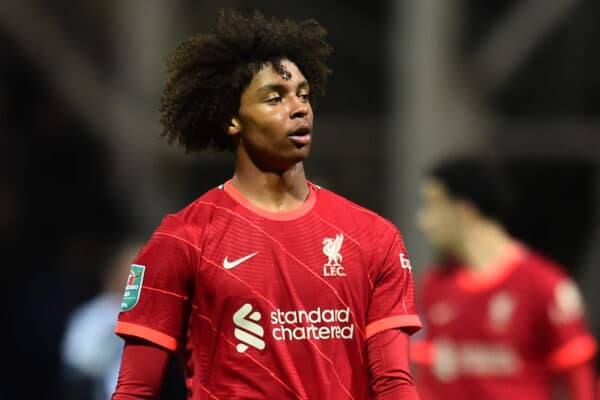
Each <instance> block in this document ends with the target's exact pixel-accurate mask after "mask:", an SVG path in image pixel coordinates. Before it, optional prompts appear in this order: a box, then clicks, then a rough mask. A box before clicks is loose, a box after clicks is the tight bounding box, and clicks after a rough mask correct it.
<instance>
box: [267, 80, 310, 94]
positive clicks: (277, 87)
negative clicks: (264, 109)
mask: <svg viewBox="0 0 600 400" xmlns="http://www.w3.org/2000/svg"><path fill="white" fill-rule="evenodd" d="M308 88H310V86H309V85H308V82H307V81H306V80H303V81H302V82H300V83H298V85H297V86H296V90H297V89H308ZM287 90H288V87H287V85H283V84H281V83H271V84H267V85H264V86H261V87H259V88H258V89H257V90H256V91H257V92H259V93H269V92H278V93H279V92H286V91H287Z"/></svg>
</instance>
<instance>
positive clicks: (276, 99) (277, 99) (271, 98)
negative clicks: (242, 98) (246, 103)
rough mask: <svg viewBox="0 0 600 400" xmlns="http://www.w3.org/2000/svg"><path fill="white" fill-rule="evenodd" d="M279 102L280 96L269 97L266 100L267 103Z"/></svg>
mask: <svg viewBox="0 0 600 400" xmlns="http://www.w3.org/2000/svg"><path fill="white" fill-rule="evenodd" d="M280 102H281V96H274V97H269V98H268V99H267V101H266V103H267V104H277V103H280Z"/></svg>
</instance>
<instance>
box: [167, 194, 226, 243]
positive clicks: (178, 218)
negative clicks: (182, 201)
mask: <svg viewBox="0 0 600 400" xmlns="http://www.w3.org/2000/svg"><path fill="white" fill-rule="evenodd" d="M228 200H230V198H229V196H227V194H226V193H225V191H224V190H223V189H222V187H221V186H219V187H215V188H212V189H210V190H209V191H207V192H206V193H204V194H203V195H201V196H200V197H198V198H196V199H195V200H194V201H192V202H191V203H189V204H187V205H186V206H184V207H183V208H181V209H180V210H178V211H175V212H173V213H169V214H166V215H165V216H164V217H163V219H162V221H161V223H160V226H159V227H158V229H157V230H158V231H163V232H170V233H183V232H184V231H185V229H186V227H188V226H190V225H193V226H198V225H202V224H203V223H205V222H206V220H209V219H210V218H211V216H212V215H213V214H214V213H215V211H216V210H218V209H220V208H221V209H222V208H226V207H228V204H227V201H228Z"/></svg>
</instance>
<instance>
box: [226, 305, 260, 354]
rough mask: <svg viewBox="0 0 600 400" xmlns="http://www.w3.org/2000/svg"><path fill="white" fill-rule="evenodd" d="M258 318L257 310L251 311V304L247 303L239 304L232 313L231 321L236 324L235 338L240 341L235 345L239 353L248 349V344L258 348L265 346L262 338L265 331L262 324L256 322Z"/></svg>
mask: <svg viewBox="0 0 600 400" xmlns="http://www.w3.org/2000/svg"><path fill="white" fill-rule="evenodd" d="M260 318H261V315H260V313H259V312H258V311H254V312H252V305H250V304H248V303H246V304H244V305H243V306H241V307H240V309H239V310H237V311H236V312H235V313H234V314H233V323H234V324H235V326H236V328H235V330H234V334H235V338H236V339H237V340H239V341H240V342H242V343H238V345H237V347H236V349H237V351H238V352H239V353H243V352H245V351H246V350H248V346H252V347H255V348H257V349H259V350H262V349H264V348H265V342H264V341H263V340H262V337H263V336H264V334H265V331H264V329H263V327H262V326H260V325H259V324H257V322H258V321H260Z"/></svg>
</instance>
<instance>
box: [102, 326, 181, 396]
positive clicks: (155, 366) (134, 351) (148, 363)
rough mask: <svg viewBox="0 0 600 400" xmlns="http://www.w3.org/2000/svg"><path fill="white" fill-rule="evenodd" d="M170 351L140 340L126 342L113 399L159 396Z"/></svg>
mask: <svg viewBox="0 0 600 400" xmlns="http://www.w3.org/2000/svg"><path fill="white" fill-rule="evenodd" d="M169 357H170V353H169V351H168V350H166V349H164V348H162V347H160V346H157V345H155V344H152V343H150V342H146V341H143V340H140V339H135V338H131V339H128V340H127V341H126V342H125V347H124V348H123V356H122V358H121V369H120V371H119V379H118V381H117V387H116V389H115V392H114V394H113V396H112V400H155V399H157V398H158V395H159V393H160V388H161V385H162V381H163V379H164V375H165V371H166V369H167V364H168V361H169Z"/></svg>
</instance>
